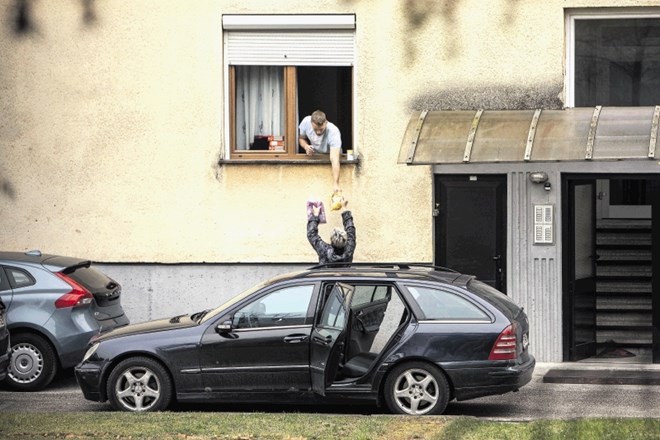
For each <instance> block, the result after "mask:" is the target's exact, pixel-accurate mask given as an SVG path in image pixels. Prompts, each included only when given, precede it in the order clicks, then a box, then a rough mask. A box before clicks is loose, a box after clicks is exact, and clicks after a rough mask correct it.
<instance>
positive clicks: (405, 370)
mask: <svg viewBox="0 0 660 440" xmlns="http://www.w3.org/2000/svg"><path fill="white" fill-rule="evenodd" d="M384 393H385V402H386V403H387V407H388V408H389V410H390V411H391V412H393V413H395V414H408V415H438V414H442V413H443V412H444V411H445V409H446V408H447V404H448V403H449V384H448V383H447V379H446V377H445V375H444V373H443V372H442V371H440V369H438V368H437V367H435V366H433V365H431V364H428V363H425V362H406V363H404V364H401V365H397V366H396V367H394V369H392V371H391V372H390V373H389V374H388V375H387V379H386V380H385V389H384Z"/></svg>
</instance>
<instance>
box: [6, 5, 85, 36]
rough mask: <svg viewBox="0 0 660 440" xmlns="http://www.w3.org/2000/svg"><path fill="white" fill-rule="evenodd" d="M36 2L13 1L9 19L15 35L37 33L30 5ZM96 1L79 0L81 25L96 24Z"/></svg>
mask: <svg viewBox="0 0 660 440" xmlns="http://www.w3.org/2000/svg"><path fill="white" fill-rule="evenodd" d="M35 1H36V0H14V10H13V11H12V16H11V17H10V18H9V21H10V24H11V26H12V29H13V31H14V33H15V34H16V35H29V34H33V33H38V28H37V25H36V20H35V17H34V15H33V11H32V5H33V4H34V3H35ZM95 1H96V0H80V3H81V7H82V23H83V25H85V26H90V25H93V24H94V23H96V20H97V17H96V10H95V7H94V3H95Z"/></svg>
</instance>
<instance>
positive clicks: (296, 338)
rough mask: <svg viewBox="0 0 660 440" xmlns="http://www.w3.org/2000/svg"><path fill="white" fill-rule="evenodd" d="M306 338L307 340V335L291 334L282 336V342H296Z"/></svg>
mask: <svg viewBox="0 0 660 440" xmlns="http://www.w3.org/2000/svg"><path fill="white" fill-rule="evenodd" d="M306 340H307V335H292V336H285V337H284V342H286V343H287V344H298V343H300V342H304V341H306Z"/></svg>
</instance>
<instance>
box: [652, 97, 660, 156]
mask: <svg viewBox="0 0 660 440" xmlns="http://www.w3.org/2000/svg"><path fill="white" fill-rule="evenodd" d="M659 121H660V105H656V106H655V111H654V112H653V123H652V124H651V140H650V141H649V158H650V159H655V144H656V141H657V140H658V122H659Z"/></svg>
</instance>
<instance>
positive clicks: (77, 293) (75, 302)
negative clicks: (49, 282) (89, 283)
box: [55, 272, 94, 309]
mask: <svg viewBox="0 0 660 440" xmlns="http://www.w3.org/2000/svg"><path fill="white" fill-rule="evenodd" d="M55 275H57V276H58V277H59V278H60V279H61V280H62V281H64V282H65V283H67V284H68V285H69V286H71V291H70V292H69V293H65V294H64V295H62V296H60V297H59V298H58V299H57V301H55V307H56V308H58V309H64V308H67V307H78V306H84V305H87V304H91V303H92V300H93V299H94V296H93V295H92V294H91V293H89V290H87V289H85V288H84V287H83V286H81V285H80V284H78V283H76V282H75V281H74V280H72V279H71V278H69V277H68V276H66V275H64V274H63V273H61V272H56V273H55Z"/></svg>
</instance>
